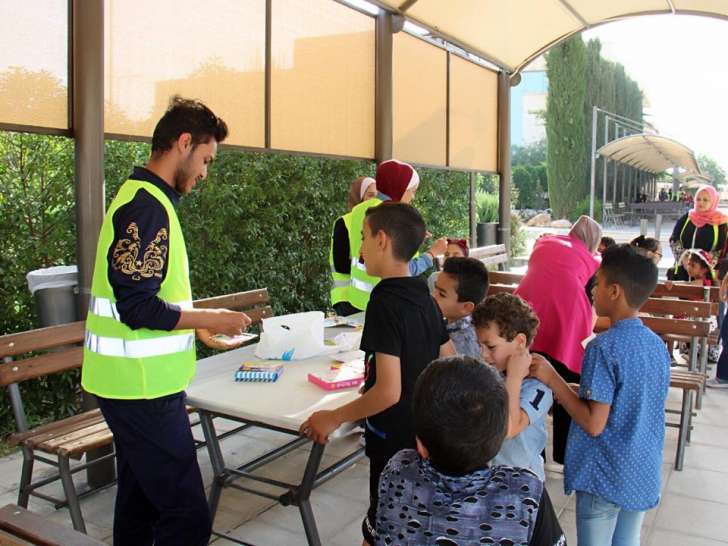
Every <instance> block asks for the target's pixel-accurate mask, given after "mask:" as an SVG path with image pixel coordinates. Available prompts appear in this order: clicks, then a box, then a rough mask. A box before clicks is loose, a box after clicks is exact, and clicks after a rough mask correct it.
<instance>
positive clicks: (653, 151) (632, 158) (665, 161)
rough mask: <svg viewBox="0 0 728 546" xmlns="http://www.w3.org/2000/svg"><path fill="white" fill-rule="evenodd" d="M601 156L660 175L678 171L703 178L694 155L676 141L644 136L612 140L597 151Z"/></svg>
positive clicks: (655, 136) (647, 134) (643, 134)
mask: <svg viewBox="0 0 728 546" xmlns="http://www.w3.org/2000/svg"><path fill="white" fill-rule="evenodd" d="M597 153H599V155H601V156H603V157H606V158H608V159H612V160H614V161H618V162H619V163H624V164H625V165H629V166H630V167H634V168H636V169H639V170H641V171H647V172H651V173H654V174H659V173H662V172H664V171H666V170H667V169H672V168H673V167H677V168H680V169H683V170H684V171H686V172H687V173H694V174H700V167H698V162H697V161H696V160H695V154H694V153H693V151H692V150H691V149H690V148H688V147H687V146H685V145H684V144H681V143H679V142H677V141H675V140H672V139H670V138H666V137H663V136H659V135H653V134H649V133H641V134H638V135H630V136H626V137H622V138H620V139H617V140H613V141H612V142H609V143H607V144H605V145H604V146H602V147H601V148H599V150H597Z"/></svg>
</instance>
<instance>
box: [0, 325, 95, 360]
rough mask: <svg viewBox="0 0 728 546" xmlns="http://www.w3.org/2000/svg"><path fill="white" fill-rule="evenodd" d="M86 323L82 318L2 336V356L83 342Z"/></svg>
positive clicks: (0, 340)
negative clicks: (67, 322) (76, 320)
mask: <svg viewBox="0 0 728 546" xmlns="http://www.w3.org/2000/svg"><path fill="white" fill-rule="evenodd" d="M84 325H85V322H84V321H82V320H81V321H78V322H71V323H69V324H61V325H59V326H48V327H47V328H38V329H36V330H29V331H28V332H20V333H17V334H6V335H4V336H0V358H4V357H6V356H15V355H21V354H24V353H29V352H31V351H44V350H46V349H52V348H54V347H61V346H63V345H71V344H73V343H81V342H82V341H83V336H84V327H85V326H84Z"/></svg>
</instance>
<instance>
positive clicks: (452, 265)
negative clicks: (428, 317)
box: [432, 257, 488, 358]
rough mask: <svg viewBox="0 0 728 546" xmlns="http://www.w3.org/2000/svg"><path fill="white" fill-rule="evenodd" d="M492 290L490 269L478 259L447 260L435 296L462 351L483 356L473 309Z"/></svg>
mask: <svg viewBox="0 0 728 546" xmlns="http://www.w3.org/2000/svg"><path fill="white" fill-rule="evenodd" d="M487 293H488V270H487V269H486V267H485V265H483V263H482V262H481V261H479V260H476V259H475V258H461V257H453V258H448V259H447V260H445V266H444V267H443V270H442V271H440V272H439V275H438V276H437V278H436V279H435V286H434V288H433V289H432V297H433V298H435V301H436V302H437V305H438V306H439V307H440V311H442V314H443V316H444V317H445V320H447V327H446V328H447V333H448V334H450V339H451V340H452V342H453V344H454V345H455V350H456V351H457V353H458V354H461V355H465V356H472V357H473V358H480V343H479V342H478V337H477V335H476V334H475V329H474V328H473V324H472V320H471V315H472V314H473V309H475V306H476V305H478V304H479V303H480V302H481V301H483V299H484V298H485V296H486V294H487Z"/></svg>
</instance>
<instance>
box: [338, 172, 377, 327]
mask: <svg viewBox="0 0 728 546" xmlns="http://www.w3.org/2000/svg"><path fill="white" fill-rule="evenodd" d="M376 195H377V182H376V180H374V179H373V178H371V177H369V176H360V177H359V178H357V179H356V180H354V182H352V183H351V187H350V188H349V196H348V200H347V205H348V207H349V210H348V211H347V213H346V214H343V215H341V216H339V217H338V218H337V219H336V221H335V222H334V228H333V230H332V234H331V246H330V248H329V269H330V270H331V282H332V284H331V306H332V307H333V308H334V311H336V314H337V315H339V316H341V317H345V316H348V315H353V314H354V313H358V312H359V309H357V308H355V307H353V306H352V305H351V304H350V303H349V287H350V286H351V260H350V259H349V226H350V225H351V209H353V208H354V207H355V206H357V205H358V204H359V203H363V202H364V201H368V200H369V199H373V198H374V197H376Z"/></svg>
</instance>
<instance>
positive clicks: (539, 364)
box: [529, 354, 556, 386]
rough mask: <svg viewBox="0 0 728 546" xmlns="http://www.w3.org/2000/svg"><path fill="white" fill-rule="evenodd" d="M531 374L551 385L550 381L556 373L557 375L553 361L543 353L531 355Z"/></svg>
mask: <svg viewBox="0 0 728 546" xmlns="http://www.w3.org/2000/svg"><path fill="white" fill-rule="evenodd" d="M529 375H530V376H531V377H535V378H536V379H538V380H539V381H540V382H541V383H543V384H544V385H546V386H549V381H550V380H551V378H552V377H553V376H554V375H556V370H554V368H553V366H551V363H550V362H549V361H548V360H546V359H545V358H544V357H543V356H542V355H539V354H533V355H531V367H530V369H529Z"/></svg>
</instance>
